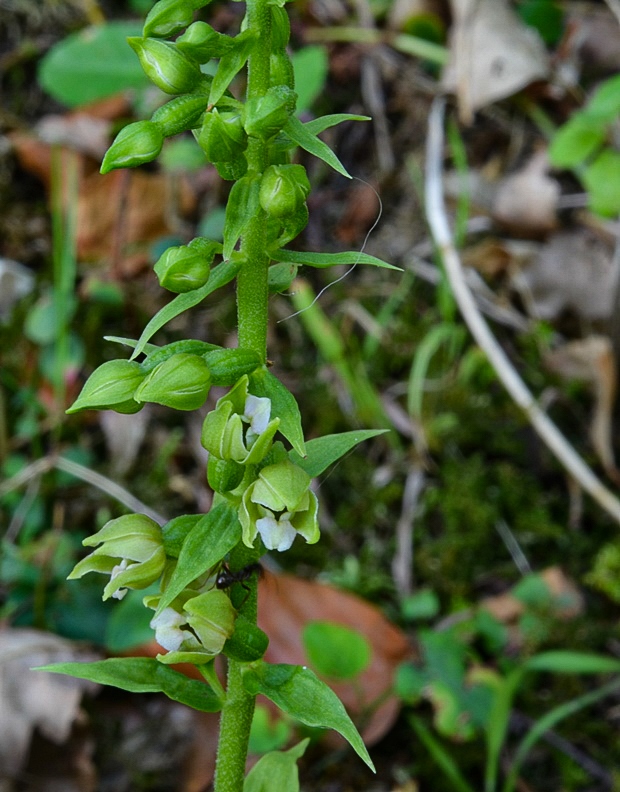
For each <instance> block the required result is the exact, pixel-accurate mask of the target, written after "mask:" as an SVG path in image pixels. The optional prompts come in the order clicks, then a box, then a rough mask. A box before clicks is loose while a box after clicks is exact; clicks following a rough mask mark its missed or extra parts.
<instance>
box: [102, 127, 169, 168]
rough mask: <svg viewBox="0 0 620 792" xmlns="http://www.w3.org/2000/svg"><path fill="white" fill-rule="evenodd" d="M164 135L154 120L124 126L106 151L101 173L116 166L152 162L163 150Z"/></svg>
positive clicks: (132, 165)
mask: <svg viewBox="0 0 620 792" xmlns="http://www.w3.org/2000/svg"><path fill="white" fill-rule="evenodd" d="M163 144H164V136H163V134H162V131H161V129H160V128H159V127H158V126H157V124H154V123H153V122H152V121H136V123H135V124H128V125H127V126H126V127H123V128H122V129H121V131H120V132H119V133H118V135H117V136H116V138H115V140H114V143H112V145H111V146H110V148H109V149H108V150H107V151H106V154H105V157H104V158H103V162H102V163H101V173H109V171H111V170H114V168H136V167H137V166H138V165H144V163H145V162H152V160H154V159H155V157H157V155H158V154H159V152H160V151H161V147H162V146H163Z"/></svg>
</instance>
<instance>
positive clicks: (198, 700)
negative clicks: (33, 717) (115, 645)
mask: <svg viewBox="0 0 620 792" xmlns="http://www.w3.org/2000/svg"><path fill="white" fill-rule="evenodd" d="M34 670H36V671H49V672H51V673H52V674H68V675H69V676H74V677H77V678H78V679H89V680H90V681H91V682H98V683H99V684H100V685H112V687H117V688H121V690H129V691H130V692H131V693H163V694H164V695H166V696H168V698H170V699H172V700H173V701H178V702H180V703H181V704H187V706H188V707H192V708H193V709H196V710H200V711H201V712H219V710H220V709H221V708H222V707H221V703H220V701H219V699H218V697H217V696H216V695H215V693H214V692H213V691H212V690H211V688H210V687H208V686H207V685H205V684H204V682H199V681H198V680H197V679H189V678H188V677H186V676H185V675H184V674H180V673H179V672H178V671H174V670H173V669H172V668H168V667H167V666H165V665H162V664H161V663H159V662H158V661H157V660H155V659H153V658H151V657H127V658H125V657H112V658H110V659H108V660H98V661H96V662H94V663H57V664H55V665H48V666H41V667H39V668H37V669H34Z"/></svg>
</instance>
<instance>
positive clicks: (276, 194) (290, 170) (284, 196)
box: [259, 165, 310, 218]
mask: <svg viewBox="0 0 620 792" xmlns="http://www.w3.org/2000/svg"><path fill="white" fill-rule="evenodd" d="M309 192H310V182H309V181H308V177H307V176H306V169H305V168H304V166H303V165H270V166H269V167H268V168H267V170H266V171H265V172H264V174H263V178H262V180H261V184H260V193H259V200H260V205H261V206H262V208H263V209H264V210H265V211H266V212H267V214H269V215H273V216H274V217H279V218H283V217H287V216H289V215H292V214H294V213H295V212H296V211H297V210H298V209H299V208H300V207H301V206H303V203H304V201H305V200H306V197H307V196H308V193H309Z"/></svg>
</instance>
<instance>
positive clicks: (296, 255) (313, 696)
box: [47, 0, 397, 792]
mask: <svg viewBox="0 0 620 792" xmlns="http://www.w3.org/2000/svg"><path fill="white" fill-rule="evenodd" d="M207 3H208V0H159V2H157V3H155V5H154V6H153V8H152V9H151V11H150V12H149V14H148V16H147V18H146V21H145V23H144V29H143V35H142V37H134V38H130V39H129V40H128V41H129V45H130V46H131V47H132V48H133V50H134V51H135V52H136V54H137V56H138V58H139V59H140V62H141V64H142V67H143V69H144V71H145V72H146V74H147V75H148V77H149V78H150V79H151V80H152V82H153V83H154V84H155V85H156V86H157V87H159V88H160V89H161V90H162V91H164V92H165V93H167V94H169V95H171V96H172V97H173V98H171V99H170V101H168V102H166V103H165V104H163V105H162V106H161V107H159V108H158V109H157V110H156V111H155V112H154V113H153V115H152V117H151V119H150V120H143V121H138V122H136V123H132V124H129V125H128V126H126V127H125V128H124V129H122V130H121V132H120V133H119V134H118V136H117V138H116V139H115V141H114V142H113V143H112V145H111V147H110V149H109V150H108V152H107V153H106V155H105V158H104V160H103V164H102V166H101V172H102V173H107V172H108V171H110V170H112V169H115V168H127V167H136V166H139V165H142V164H144V163H147V162H151V161H153V160H154V159H156V157H157V156H158V155H159V153H160V152H161V150H162V146H163V144H164V141H165V139H166V138H168V137H170V136H172V135H177V134H179V133H187V132H191V133H192V134H193V136H194V138H195V140H196V141H197V143H198V145H199V146H200V148H201V149H202V151H203V152H204V154H205V156H206V158H207V160H208V161H209V162H211V163H212V164H213V166H214V167H215V168H216V169H217V172H218V173H219V175H220V176H221V178H222V179H225V180H228V181H231V182H233V184H232V188H231V190H230V197H229V200H228V204H227V207H226V217H225V224H224V231H223V243H220V242H217V241H214V240H210V239H204V238H198V239H194V240H192V241H191V242H189V244H187V245H181V246H178V247H171V248H169V249H168V250H166V252H165V253H164V254H163V255H162V256H161V258H160V259H159V260H158V261H157V263H156V264H155V274H156V275H157V277H158V279H159V282H160V284H161V286H162V287H163V288H165V289H167V290H169V291H171V292H173V293H174V294H176V296H175V297H174V298H173V299H172V300H171V302H169V303H168V304H167V305H166V306H165V307H164V308H162V309H161V310H160V311H159V312H158V313H157V314H156V315H155V316H154V317H153V318H152V319H151V320H150V322H149V323H148V324H147V326H146V328H145V329H144V332H143V333H142V335H141V337H140V338H139V339H138V340H136V341H134V340H130V339H123V338H117V337H112V338H110V339H109V340H112V341H115V342H118V343H120V344H123V345H125V346H128V347H130V348H131V349H132V350H133V351H132V353H131V356H130V358H129V359H119V360H113V361H109V362H107V363H104V364H103V365H102V366H100V367H99V368H97V369H96V370H95V371H94V372H93V374H92V375H91V376H90V378H89V379H88V380H87V382H86V383H85V385H84V387H83V389H82V392H81V393H80V395H79V397H78V398H77V400H76V401H75V403H74V404H73V405H72V406H71V408H70V409H69V410H68V412H69V413H74V412H77V411H80V410H89V409H107V410H116V411H117V412H121V413H134V412H137V411H138V410H140V409H141V408H142V407H143V405H144V404H145V403H147V402H153V403H156V404H160V405H164V406H167V407H171V408H173V409H177V410H196V409H198V408H200V407H202V406H203V405H204V403H205V401H206V399H207V396H208V394H209V390H210V388H211V386H219V387H225V388H229V391H228V392H227V393H226V395H225V396H223V397H222V398H221V399H219V401H218V402H217V404H216V407H215V409H214V410H212V411H211V412H210V413H209V414H208V415H207V417H206V419H205V421H204V425H203V429H202V436H201V440H202V445H203V446H204V448H205V449H206V450H207V451H208V452H209V462H208V468H207V479H208V482H209V485H210V486H211V488H212V489H213V492H214V497H213V502H212V507H211V509H210V511H209V512H208V513H207V514H204V515H196V514H191V515H182V516H179V517H176V518H175V519H173V520H171V521H170V522H168V523H166V524H165V525H162V526H160V525H158V524H157V523H156V522H154V521H153V520H152V519H150V518H149V517H147V516H145V515H142V514H128V515H124V516H122V517H119V518H117V519H114V520H112V521H111V522H109V523H107V525H105V526H104V527H103V528H102V530H100V531H99V532H97V533H96V534H94V536H91V537H89V538H88V539H86V540H85V542H84V544H85V545H86V546H88V547H93V548H95V549H93V551H92V552H91V553H90V555H88V556H86V557H85V558H84V559H83V560H81V561H80V562H79V563H78V564H77V566H76V567H75V569H74V570H73V572H72V573H71V575H70V577H71V578H80V577H81V576H82V575H85V574H87V573H89V572H96V573H100V574H103V575H106V576H107V577H108V578H109V579H108V581H107V583H106V585H105V588H104V593H103V597H104V599H107V598H109V597H113V598H118V599H120V598H122V597H123V596H124V594H125V593H126V592H127V590H128V589H138V590H142V589H146V588H147V587H149V586H151V585H153V584H154V583H155V582H156V581H159V593H158V594H156V595H150V596H146V597H145V598H144V605H145V607H146V608H150V609H152V610H153V611H154V615H153V618H152V621H151V626H152V628H153V630H154V631H155V637H156V639H157V642H158V643H159V644H160V646H161V647H162V650H163V651H162V653H161V654H159V655H158V656H157V658H156V659H150V658H111V659H108V660H104V661H100V662H94V663H85V664H81V663H64V664H61V665H56V666H51V667H48V668H47V670H51V671H55V672H58V673H66V674H72V675H74V676H78V677H81V678H86V679H90V680H93V681H96V682H100V683H104V684H110V685H115V686H117V687H120V688H123V689H126V690H131V691H138V692H144V691H149V692H151V691H159V692H163V693H165V694H166V695H167V696H169V697H171V698H172V699H174V700H176V701H180V702H183V703H185V704H187V705H189V706H192V707H194V708H196V709H199V710H203V711H208V712H213V711H220V710H221V713H222V714H221V726H220V739H219V749H218V759H217V770H216V778H215V790H216V792H240V790H242V789H245V790H252V789H256V790H258V789H264V788H267V787H265V786H262V784H264V783H265V782H266V781H267V782H268V784H269V788H271V789H279V790H284V792H288V791H289V790H291V791H292V790H296V789H299V783H298V780H297V768H296V765H295V762H296V760H297V759H298V758H299V756H300V755H301V754H302V753H303V749H304V748H305V743H300V745H299V746H296V748H294V749H291V750H290V751H288V752H277V753H278V756H277V757H272V758H268V757H264V758H263V760H261V762H262V763H263V768H264V769H263V770H260V766H261V763H259V765H258V766H257V767H255V768H254V769H253V771H252V773H251V774H250V776H248V778H247V779H244V775H245V763H246V754H247V745H248V736H249V732H250V725H251V721H252V714H253V711H254V701H255V697H256V695H257V694H259V693H261V694H263V695H265V696H267V697H268V698H270V699H271V700H272V701H273V702H275V704H276V705H277V706H279V707H280V708H281V709H282V710H284V711H285V712H286V713H288V714H289V715H290V716H292V717H293V718H295V719H297V720H299V721H301V722H302V723H304V724H307V725H309V726H311V727H319V728H332V729H336V730H337V731H339V732H340V733H341V734H342V735H344V737H345V738H346V739H347V740H348V741H349V742H350V743H351V745H352V746H353V748H354V749H355V750H356V751H357V753H358V754H359V755H360V757H361V758H362V759H363V760H364V761H365V762H366V763H367V764H368V766H369V767H370V768H371V769H374V768H373V765H372V761H371V760H370V757H369V755H368V752H367V751H366V748H365V746H364V743H363V742H362V739H361V737H360V735H359V734H358V732H357V730H356V728H355V726H354V725H353V723H352V721H351V720H350V718H349V716H348V715H347V713H346V711H345V709H344V707H343V705H342V704H341V702H340V701H339V699H338V698H337V697H336V696H335V694H334V693H333V692H332V691H331V689H330V688H329V687H327V686H326V685H325V684H324V683H323V682H321V681H320V680H319V679H318V678H317V677H316V676H315V675H314V673H313V672H312V671H310V670H309V669H308V668H306V667H302V666H295V665H282V664H280V665H273V664H269V663H267V662H265V661H264V660H263V659H262V658H263V655H264V653H265V650H266V648H267V645H268V640H269V639H268V636H267V635H265V633H264V632H263V631H262V630H261V629H260V628H259V627H258V626H257V623H256V614H257V582H258V581H257V577H258V571H259V570H260V564H259V563H258V562H259V559H260V557H261V556H262V555H263V554H264V553H265V552H266V550H275V551H278V552H283V551H285V550H288V549H289V548H290V547H291V545H292V544H293V542H294V541H299V539H298V538H297V537H298V536H301V537H302V539H304V540H305V541H306V542H308V543H313V542H317V541H318V539H319V535H320V531H319V521H318V503H317V499H316V496H315V494H314V493H313V491H312V489H311V481H312V478H313V477H315V476H318V475H320V474H321V473H322V472H323V471H324V470H325V469H326V468H327V467H328V466H329V465H330V464H332V463H333V462H335V461H336V460H337V459H339V458H340V457H341V456H342V455H343V454H346V453H347V452H348V451H349V450H350V449H351V448H353V447H354V446H355V445H357V444H358V443H360V442H361V441H363V440H365V439H368V438H370V437H372V436H374V435H376V434H379V433H380V432H379V431H373V430H367V431H355V432H346V433H343V434H339V435H331V436H327V437H322V438H317V439H314V440H312V441H309V442H305V440H304V434H303V429H302V422H301V416H300V412H299V408H298V406H297V403H296V401H295V398H294V397H293V395H292V394H291V393H290V392H289V391H288V390H287V389H286V388H285V387H284V385H283V384H282V383H281V382H280V380H279V379H278V378H277V377H276V376H275V375H274V374H273V373H272V372H271V371H270V370H269V368H268V364H267V349H266V338H267V321H268V311H267V309H268V298H269V294H270V290H277V291H281V290H283V289H285V288H287V287H288V286H289V285H290V283H291V282H292V280H293V278H294V277H295V274H296V271H297V269H298V267H299V266H301V265H306V266H312V267H321V268H324V267H330V266H335V265H340V264H343V263H344V264H346V263H349V264H352V263H362V264H370V265H373V266H379V267H386V268H389V269H397V268H396V267H392V266H391V265H390V264H387V263H386V262H384V261H381V260H380V259H378V258H375V257H373V256H370V255H367V254H365V253H358V252H355V251H352V252H349V253H338V254H327V253H316V252H314V253H312V252H309V253H303V252H299V251H293V250H288V249H287V248H286V245H287V244H288V243H290V242H291V241H292V240H293V239H295V237H296V236H297V235H298V234H299V233H300V232H301V231H302V230H303V229H304V227H305V226H306V224H307V222H308V208H307V205H306V199H307V197H308V194H309V192H310V183H309V181H308V177H307V175H306V171H305V168H304V167H303V166H302V165H299V164H295V163H293V162H292V161H291V160H292V158H293V156H294V154H295V150H296V149H297V148H298V147H301V148H302V149H304V150H305V151H307V152H309V153H310V154H312V155H314V156H316V157H319V158H320V159H322V160H323V161H324V162H325V163H327V164H328V165H329V166H331V167H332V168H334V169H335V170H336V171H337V172H338V173H340V174H342V175H344V176H347V177H349V174H348V173H347V171H346V170H345V168H344V167H343V165H342V163H341V162H340V161H339V159H338V158H337V156H336V155H335V154H334V152H333V151H332V150H331V149H330V148H329V147H328V146H327V145H326V144H325V143H324V142H323V141H322V140H321V139H320V138H319V137H318V135H319V134H320V133H321V132H322V131H324V130H325V129H327V128H328V127H331V126H334V125H335V124H339V123H341V122H343V121H350V120H359V121H363V120H368V119H367V118H366V117H365V116H353V115H348V114H339V115H328V116H325V117H322V118H317V119H315V120H312V121H309V122H307V123H302V122H301V121H300V120H299V119H298V118H297V117H296V115H295V109H296V93H295V90H294V79H293V69H292V65H291V60H290V58H289V55H288V53H287V46H288V41H289V33H290V26H289V20H288V15H287V13H286V10H285V9H284V7H283V6H284V0H247V6H246V15H245V18H244V20H243V23H242V25H241V31H240V32H239V33H238V35H236V36H228V35H223V34H221V33H219V32H217V31H216V30H214V29H213V28H212V27H211V26H210V25H209V24H207V23H206V22H204V21H201V20H198V21H194V12H195V11H197V10H198V9H200V8H202V7H203V6H205V5H207ZM212 59H216V60H217V61H218V63H217V67H216V69H215V72H214V74H213V76H210V75H208V74H206V73H205V70H204V69H203V66H204V65H205V64H207V63H209V62H210V61H211V60H212ZM244 69H246V81H245V86H246V88H245V97H242V98H241V99H240V98H237V97H236V96H235V93H234V89H235V86H234V85H233V83H235V78H236V77H237V75H238V74H239V73H240V72H242V70H244ZM239 83H240V84H243V81H239ZM349 178H350V177H349ZM233 279H236V288H237V309H238V310H237V314H238V344H239V346H238V348H235V349H224V348H221V347H219V346H217V345H214V344H210V343H207V342H204V341H197V340H191V339H189V340H182V341H177V342H174V343H171V344H167V345H166V346H156V345H154V344H152V343H150V339H151V338H152V337H153V336H154V334H155V333H156V332H157V331H158V330H159V329H160V328H162V327H163V326H164V325H165V324H166V323H167V322H169V321H170V320H171V319H174V318H175V317H176V316H178V315H179V314H180V313H182V312H184V311H186V310H188V309H190V308H192V307H194V306H196V305H198V304H199V303H200V302H201V301H202V300H204V299H205V297H207V295H209V294H211V293H213V292H214V291H216V290H217V289H218V288H220V287H222V286H224V285H226V284H228V283H229V282H231V281H232V280H233ZM222 569H226V570H228V571H229V572H230V574H229V575H228V576H222V575H221V570H222ZM218 573H219V577H218ZM226 578H228V579H226ZM241 581H243V582H241ZM230 582H232V585H223V583H230ZM218 583H219V585H218ZM218 655H224V656H225V657H226V658H227V666H228V677H227V683H226V686H224V685H223V684H222V682H221V681H220V679H219V677H218V676H217V674H216V672H215V667H214V661H215V658H216V657H217V656H218ZM178 662H189V663H192V664H194V665H195V666H196V668H197V669H198V670H199V671H200V672H201V674H202V676H203V677H204V680H205V681H206V683H207V684H204V683H202V682H199V681H196V680H193V679H189V678H187V677H186V676H184V675H182V674H180V673H179V672H177V671H176V670H174V669H173V668H171V667H170V664H173V663H178ZM257 768H258V769H257ZM274 768H275V769H274Z"/></svg>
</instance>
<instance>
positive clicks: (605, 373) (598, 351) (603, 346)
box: [545, 335, 620, 482]
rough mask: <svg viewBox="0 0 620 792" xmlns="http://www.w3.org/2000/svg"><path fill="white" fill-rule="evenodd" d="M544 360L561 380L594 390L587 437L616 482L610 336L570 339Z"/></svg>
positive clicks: (613, 367)
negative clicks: (577, 381)
mask: <svg viewBox="0 0 620 792" xmlns="http://www.w3.org/2000/svg"><path fill="white" fill-rule="evenodd" d="M545 364H546V365H547V366H548V367H549V368H550V369H551V371H553V372H554V373H555V374H558V375H559V376H560V377H562V378H563V379H565V380H575V379H576V380H581V381H582V382H587V383H588V384H589V385H590V386H591V388H592V391H593V394H594V409H593V413H592V421H591V423H590V431H589V434H590V440H591V442H592V445H593V446H594V450H595V451H596V453H597V455H598V457H599V459H600V461H601V464H602V465H603V468H604V469H605V472H606V473H607V475H608V476H609V477H610V478H612V479H613V480H614V481H616V482H620V472H619V471H618V469H617V468H616V462H615V459H614V451H613V444H612V431H613V426H612V415H613V407H614V401H615V398H616V382H617V373H616V362H615V357H614V351H613V346H612V343H611V340H610V339H609V338H607V337H606V336H597V335H591V336H588V337H587V338H584V339H581V340H579V341H570V342H569V343H567V344H564V345H563V346H561V347H559V348H558V349H554V350H553V351H552V352H550V353H549V354H547V356H546V357H545Z"/></svg>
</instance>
